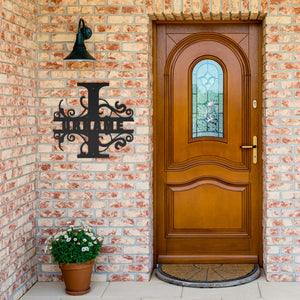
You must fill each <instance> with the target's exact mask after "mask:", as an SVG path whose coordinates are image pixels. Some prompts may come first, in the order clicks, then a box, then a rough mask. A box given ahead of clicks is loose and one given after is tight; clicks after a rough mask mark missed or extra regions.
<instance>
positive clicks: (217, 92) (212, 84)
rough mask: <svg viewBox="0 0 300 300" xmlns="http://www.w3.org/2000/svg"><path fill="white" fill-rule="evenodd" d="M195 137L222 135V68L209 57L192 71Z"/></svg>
mask: <svg viewBox="0 0 300 300" xmlns="http://www.w3.org/2000/svg"><path fill="white" fill-rule="evenodd" d="M197 137H219V138H223V137H224V132H223V70H222V68H221V66H220V65H219V64H218V63H217V62H216V61H214V60H211V59H204V60H201V61H200V62H198V63H197V64H196V65H195V67H194V69H193V72H192V138H197Z"/></svg>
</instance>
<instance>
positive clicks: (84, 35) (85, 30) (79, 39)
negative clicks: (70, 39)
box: [64, 19, 95, 60]
mask: <svg viewBox="0 0 300 300" xmlns="http://www.w3.org/2000/svg"><path fill="white" fill-rule="evenodd" d="M81 25H82V27H81ZM91 36H92V30H91V29H90V28H89V27H86V26H85V24H84V21H83V19H80V20H79V24H78V33H77V36H76V41H75V44H74V47H73V50H72V52H71V53H70V54H69V55H68V56H67V57H66V58H64V59H66V60H95V58H94V57H93V56H92V55H90V54H89V53H88V51H87V50H86V47H85V45H84V40H87V39H89V38H90V37H91Z"/></svg>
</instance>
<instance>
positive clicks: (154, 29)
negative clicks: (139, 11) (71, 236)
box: [152, 20, 263, 266]
mask: <svg viewBox="0 0 300 300" xmlns="http://www.w3.org/2000/svg"><path fill="white" fill-rule="evenodd" d="M175 23H177V24H183V25H187V24H207V25H210V24H220V23H223V24H234V23H235V24H242V23H252V24H253V23H256V24H259V25H260V26H259V31H260V40H259V49H260V50H259V61H258V71H259V75H258V81H259V83H258V86H259V91H258V95H259V99H256V100H257V102H258V106H257V110H258V112H257V113H258V118H259V120H260V124H259V129H258V132H259V134H258V141H259V142H258V161H259V162H260V163H259V173H260V175H261V176H260V177H261V178H260V186H259V187H258V188H259V194H260V195H261V197H260V199H259V200H258V201H259V203H258V204H259V207H260V211H259V212H258V213H259V216H258V220H259V222H260V223H259V228H260V231H259V238H260V244H259V251H258V252H259V253H258V256H259V265H260V266H263V240H262V239H263V190H262V183H263V164H262V153H263V151H262V146H263V143H262V137H263V135H262V44H263V43H262V42H263V38H262V22H260V21H250V20H246V21H153V22H152V32H153V40H152V42H153V52H152V53H153V116H152V124H153V261H154V266H155V265H156V264H157V234H156V233H157V225H158V224H157V221H156V219H157V205H156V203H157V191H156V180H157V179H156V177H157V176H156V174H157V156H158V155H159V151H157V150H158V148H159V147H160V148H161V147H164V145H158V143H157V139H156V136H157V134H156V132H157V126H156V124H157V119H158V117H159V116H158V114H157V113H156V112H157V101H158V99H157V96H156V95H157V78H156V72H157V70H156V63H157V47H156V42H157V26H159V25H160V24H175Z"/></svg>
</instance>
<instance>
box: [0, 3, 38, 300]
mask: <svg viewBox="0 0 300 300" xmlns="http://www.w3.org/2000/svg"><path fill="white" fill-rule="evenodd" d="M36 13H37V7H36V4H35V1H29V0H23V1H7V0H3V1H1V6H0V27H1V28H0V194H1V195H0V215H1V219H0V282H1V283H0V287H1V288H0V298H1V300H5V299H8V298H9V299H12V298H10V297H11V296H12V295H13V297H14V299H16V298H17V297H18V296H21V295H22V294H23V293H24V291H25V290H27V289H28V288H29V287H30V286H31V285H32V284H33V283H34V282H35V281H36V280H37V276H36V255H35V246H36V239H35V237H36V234H37V231H36V216H37V215H36V212H37V211H36V205H37V203H36V199H37V195H36V179H37V170H36V144H37V141H38V138H37V107H38V99H37V90H36V89H37V81H36V70H37V50H38V47H37V42H36V31H37V25H36V24H37V22H36V21H37V20H36Z"/></svg>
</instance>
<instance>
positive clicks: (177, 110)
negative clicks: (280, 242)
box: [154, 23, 262, 263]
mask: <svg viewBox="0 0 300 300" xmlns="http://www.w3.org/2000/svg"><path fill="white" fill-rule="evenodd" d="M155 36H156V39H155V40H156V44H155V56H156V57H155V59H156V61H155V62H156V63H155V103H154V137H155V155H154V156H155V167H154V174H155V176H154V201H155V202H154V203H155V234H156V236H155V243H156V245H155V251H156V259H157V263H199V262H205V263H214V262H223V263H226V262H237V263H250V262H252V263H256V262H258V261H259V253H260V251H261V249H260V247H261V239H262V237H261V224H262V221H261V218H262V215H261V210H262V203H261V196H262V195H261V194H262V192H261V138H260V137H261V132H260V130H261V129H260V126H261V121H260V118H261V114H260V111H261V110H260V107H261V99H260V75H259V74H260V72H259V61H260V50H259V45H260V27H259V24H248V23H247V24H245V23H243V24H233V25H229V24H212V25H209V24H188V25H184V24H156V34H155ZM217 89H218V90H217ZM256 137H257V140H258V143H257V147H256V148H251V147H245V148H241V146H253V143H256ZM255 156H256V157H255Z"/></svg>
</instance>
